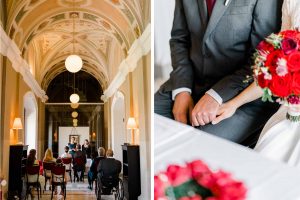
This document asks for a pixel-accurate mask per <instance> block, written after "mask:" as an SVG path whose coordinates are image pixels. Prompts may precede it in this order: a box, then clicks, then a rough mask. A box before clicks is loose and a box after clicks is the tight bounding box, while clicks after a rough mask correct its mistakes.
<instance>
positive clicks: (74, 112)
mask: <svg viewBox="0 0 300 200" xmlns="http://www.w3.org/2000/svg"><path fill="white" fill-rule="evenodd" d="M72 117H73V118H76V117H78V112H76V111H73V112H72ZM73 122H74V120H73Z"/></svg>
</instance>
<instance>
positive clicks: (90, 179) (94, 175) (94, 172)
mask: <svg viewBox="0 0 300 200" xmlns="http://www.w3.org/2000/svg"><path fill="white" fill-rule="evenodd" d="M94 154H95V152H93V153H92V159H93V160H92V164H91V167H90V170H89V172H88V182H89V187H88V188H89V189H90V190H92V189H93V184H92V183H93V181H94V180H95V179H96V178H97V173H98V171H97V170H98V165H99V163H100V161H101V160H103V159H105V149H104V148H103V147H99V149H98V156H97V157H94Z"/></svg>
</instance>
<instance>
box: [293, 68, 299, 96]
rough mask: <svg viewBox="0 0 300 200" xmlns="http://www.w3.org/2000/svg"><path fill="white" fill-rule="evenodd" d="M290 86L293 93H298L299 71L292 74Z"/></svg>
mask: <svg viewBox="0 0 300 200" xmlns="http://www.w3.org/2000/svg"><path fill="white" fill-rule="evenodd" d="M291 88H292V89H291V90H292V92H293V94H294V95H300V72H299V71H298V72H295V73H294V74H293V81H292V86H291Z"/></svg>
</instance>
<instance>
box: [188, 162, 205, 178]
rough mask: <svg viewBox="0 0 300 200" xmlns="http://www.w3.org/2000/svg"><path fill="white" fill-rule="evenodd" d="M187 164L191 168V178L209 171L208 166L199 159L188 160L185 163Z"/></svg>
mask: <svg viewBox="0 0 300 200" xmlns="http://www.w3.org/2000/svg"><path fill="white" fill-rule="evenodd" d="M187 166H188V167H189V168H190V169H191V172H192V177H193V178H196V177H198V176H201V175H202V174H204V173H211V171H210V169H209V168H208V166H207V165H206V164H205V163H204V162H202V161H201V160H195V161H193V162H190V163H188V164H187Z"/></svg>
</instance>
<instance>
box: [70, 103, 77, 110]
mask: <svg viewBox="0 0 300 200" xmlns="http://www.w3.org/2000/svg"><path fill="white" fill-rule="evenodd" d="M78 107H79V103H71V108H73V109H76V108H78Z"/></svg>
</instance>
